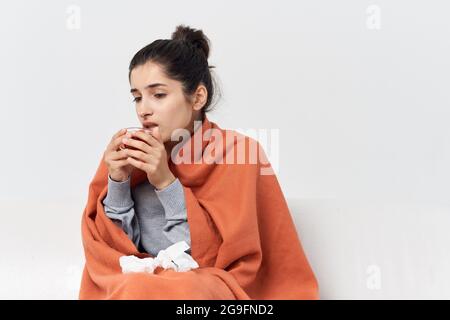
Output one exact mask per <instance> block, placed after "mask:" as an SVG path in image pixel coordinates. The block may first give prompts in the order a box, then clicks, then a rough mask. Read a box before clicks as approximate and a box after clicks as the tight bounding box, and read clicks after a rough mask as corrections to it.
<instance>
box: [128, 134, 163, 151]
mask: <svg viewBox="0 0 450 320" xmlns="http://www.w3.org/2000/svg"><path fill="white" fill-rule="evenodd" d="M132 135H133V137H138V138H139V139H141V140H144V141H145V142H147V144H149V145H150V146H152V147H157V146H158V145H160V142H159V141H158V140H156V139H155V137H153V136H152V135H151V133H146V132H143V131H136V132H133V133H132Z"/></svg>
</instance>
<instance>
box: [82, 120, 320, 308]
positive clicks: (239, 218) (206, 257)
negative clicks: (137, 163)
mask: <svg viewBox="0 0 450 320" xmlns="http://www.w3.org/2000/svg"><path fill="white" fill-rule="evenodd" d="M208 129H214V130H208ZM217 133H220V137H219V135H217ZM230 133H231V135H230ZM230 136H231V137H232V139H231V138H229V137H230ZM221 137H222V138H223V140H222V141H220V140H221V139H220V138H221ZM227 137H228V139H227ZM188 138H189V139H188V140H187V142H186V141H185V143H184V145H183V147H184V150H183V151H180V152H178V153H177V158H174V159H177V160H176V161H173V160H172V159H170V160H169V167H170V169H171V171H172V173H173V174H174V175H175V176H176V177H177V178H178V179H179V180H180V181H181V183H182V185H183V189H184V194H185V201H186V209H187V217H188V222H189V226H190V233H191V255H192V257H193V258H194V259H195V260H196V261H197V262H198V264H199V266H200V267H199V268H198V269H193V270H190V271H187V272H176V271H174V270H171V269H167V270H166V269H162V268H160V267H158V268H156V269H155V271H154V273H153V274H152V273H143V272H142V273H125V274H123V273H122V271H121V268H120V265H119V258H120V257H121V256H123V255H135V256H137V257H140V258H144V257H153V256H152V255H150V254H148V253H142V252H139V251H138V249H137V248H136V246H135V245H134V244H133V242H132V241H131V240H130V239H129V238H128V236H127V235H126V234H125V232H123V230H122V229H120V228H119V227H118V226H116V225H115V224H114V223H113V222H112V221H111V220H110V219H109V218H108V217H107V216H106V215H105V212H104V209H103V204H102V200H103V199H104V198H105V196H106V193H107V187H108V170H107V167H106V164H105V163H104V162H103V159H102V161H101V162H100V165H99V167H98V169H97V172H96V174H95V176H94V178H93V180H92V181H91V183H90V186H89V194H88V201H87V205H86V207H85V209H84V213H83V217H82V239H83V247H84V253H85V258H86V262H85V267H84V270H83V275H82V280H81V287H80V292H79V298H80V299H169V300H170V299H318V298H319V291H318V283H317V280H316V278H315V276H314V273H313V271H312V269H311V267H310V265H309V263H308V260H307V258H306V256H305V254H304V251H303V248H302V245H301V243H300V240H299V238H298V235H297V231H296V229H295V226H294V223H293V220H292V218H291V215H290V212H289V209H288V206H287V203H286V200H285V198H284V196H283V193H282V190H281V188H280V185H279V183H278V180H277V178H276V175H275V174H267V172H265V173H264V174H262V172H263V169H270V168H271V167H270V163H269V162H268V159H267V157H266V155H265V153H264V151H263V149H262V148H261V147H260V144H259V143H258V142H256V140H254V139H251V138H249V137H247V136H245V135H241V134H238V133H237V132H236V131H232V130H225V129H221V128H219V127H218V125H217V124H216V123H214V122H212V121H210V120H209V119H208V118H205V119H204V121H203V123H202V124H201V125H200V126H199V127H197V130H196V131H195V132H194V134H193V135H192V136H190V137H188ZM199 141H200V143H199V144H198V142H199ZM219 142H221V143H219ZM252 143H253V144H252ZM254 143H256V144H257V147H258V148H261V149H259V150H260V153H259V157H258V161H256V163H255V161H251V160H250V156H249V154H250V152H251V151H252V150H253V151H254V149H252V148H253V147H250V146H254ZM196 146H197V147H199V148H196ZM241 147H242V148H243V149H242V148H241ZM186 148H188V149H186ZM189 148H190V149H189ZM186 150H190V151H193V152H192V153H189V154H191V155H192V156H191V160H199V159H200V160H201V159H206V158H207V157H208V155H209V156H210V157H209V159H210V160H211V159H216V161H209V162H208V163H206V161H203V163H195V162H194V161H191V162H193V163H187V161H185V163H179V162H180V161H179V160H180V159H182V157H185V158H184V159H187V158H186V155H187V154H188V153H187V152H186ZM214 150H215V151H214ZM236 150H237V151H236ZM239 150H241V151H242V150H245V151H246V157H245V160H246V161H245V163H230V162H231V161H226V159H231V158H234V160H235V162H237V154H238V152H240V151H239ZM220 151H222V153H221V152H220ZM231 152H235V157H234V156H233V157H231V155H232V154H231ZM219 156H222V159H223V161H222V163H220V160H219V161H218V160H217V159H220V158H219ZM202 157H203V158H202ZM227 157H228V158H227ZM169 158H170V156H169ZM262 160H263V161H262ZM217 162H219V163H217ZM272 172H273V171H272ZM146 179H147V177H146V174H145V172H143V171H141V170H139V169H136V170H134V171H133V173H132V175H131V182H130V183H131V188H133V187H135V186H136V185H137V184H139V183H141V182H144V181H145V180H146Z"/></svg>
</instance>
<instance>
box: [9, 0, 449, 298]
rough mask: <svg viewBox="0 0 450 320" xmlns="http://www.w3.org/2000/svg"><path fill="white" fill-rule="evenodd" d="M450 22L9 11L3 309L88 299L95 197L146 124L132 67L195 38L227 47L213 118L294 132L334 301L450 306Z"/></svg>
mask: <svg viewBox="0 0 450 320" xmlns="http://www.w3.org/2000/svg"><path fill="white" fill-rule="evenodd" d="M74 8H75V11H74ZM77 9H79V10H80V11H79V18H80V19H79V23H80V24H79V28H75V29H74V28H73V27H74V26H75V27H76V22H77V18H76V17H77V12H76V10H77ZM449 12H450V4H449V3H448V2H447V1H444V0H442V1H438V0H431V1H419V0H416V1H407V0H394V1H393V0H390V1H387V0H377V1H376V0H371V1H364V0H346V1H332V0H315V1H287V0H284V1H281V0H280V1H226V2H225V1H215V2H214V3H213V4H212V3H211V2H210V1H168V2H161V1H127V2H111V1H61V0H58V1H56V0H54V1H14V2H7V3H6V2H5V3H3V4H2V8H1V10H0V39H1V50H0V70H1V72H0V86H1V89H0V90H1V91H0V92H1V94H0V108H1V113H2V116H1V117H0V134H1V136H2V138H3V141H2V151H1V155H2V156H1V157H0V164H1V168H2V169H3V172H2V181H3V183H1V184H0V205H1V208H0V209H1V211H0V212H1V214H2V227H3V230H4V231H3V232H2V233H1V238H0V239H1V242H0V250H1V251H0V252H1V254H2V258H1V260H0V273H1V274H2V276H1V277H3V278H0V281H1V282H2V284H1V285H0V298H12V297H19V298H31V297H41V298H73V297H75V296H76V294H75V292H76V290H77V288H76V287H77V285H78V283H77V281H78V280H77V276H78V275H79V266H80V265H82V261H81V259H82V258H83V256H82V252H81V239H80V234H79V233H80V226H79V222H80V219H81V214H82V211H83V209H84V206H85V203H86V200H87V192H88V185H89V182H90V180H91V179H92V177H93V174H94V173H95V170H96V168H97V165H98V163H99V160H100V158H101V156H102V154H103V151H104V149H105V147H106V145H107V143H108V142H109V140H110V138H111V135H112V134H113V133H115V132H116V131H117V130H118V129H120V128H122V127H125V126H132V125H138V124H139V122H138V119H137V117H136V114H135V110H134V105H133V103H132V101H131V96H130V94H129V85H128V80H127V72H128V70H127V68H128V63H129V61H130V59H131V57H132V56H133V54H134V53H135V52H136V51H137V50H138V49H140V48H141V47H143V46H144V45H146V44H148V43H150V42H152V41H153V40H155V39H159V38H170V35H171V33H172V32H173V31H174V29H175V26H176V25H177V24H180V23H184V24H187V25H189V26H191V27H194V28H200V29H202V30H203V31H204V32H205V34H206V35H207V36H208V37H209V38H210V40H211V42H212V49H211V56H210V58H209V63H210V64H211V65H215V66H216V69H215V72H216V74H217V76H218V78H217V80H218V81H219V83H220V85H221V89H222V100H221V102H220V103H219V105H218V107H217V111H215V112H213V113H211V114H210V115H209V117H210V119H211V120H213V121H215V122H217V123H218V124H219V125H220V126H221V127H223V128H240V129H244V130H246V129H249V128H255V129H279V138H280V141H279V164H278V178H279V181H280V183H281V185H282V188H283V191H284V193H285V196H286V197H287V198H288V199H289V201H290V203H291V204H292V208H293V215H294V216H295V218H296V219H297V220H296V221H297V222H298V223H299V224H298V227H299V232H300V234H301V237H302V241H303V243H304V245H305V248H306V250H307V253H308V256H309V257H310V259H311V263H312V264H313V268H314V269H315V270H316V271H317V275H318V278H319V284H320V286H321V291H322V292H323V297H324V298H419V297H423V298H430V297H438V298H444V297H445V298H449V297H450V286H449V284H450V278H449V275H447V273H446V272H445V270H448V266H449V264H450V258H449V254H448V252H449V251H448V249H449V243H450V236H449V235H448V232H447V230H448V226H449V214H450V200H449V190H450V188H449V186H450V183H449V181H450V170H449V166H448V164H449V160H450V143H449V142H450V130H449V128H448V123H449V122H450V121H449V120H450V108H449V107H450V104H449V102H450V90H449V77H450V62H449V59H448V57H449V56H450V41H449V39H450V34H449V33H450V32H449V31H450V20H449V19H448V15H449ZM74 19H75V20H74ZM74 23H75V25H74ZM268 153H270V151H269V150H268ZM307 226H308V227H307ZM5 230H6V231H5ZM373 266H375V267H373ZM446 266H447V268H445V267H446ZM49 270H53V271H51V272H50V271H49ZM55 270H58V271H57V272H56V271H55ZM52 274H53V275H55V274H57V275H58V276H57V280H55V277H53V276H52ZM374 278H375V279H378V280H376V281H375V283H376V284H375V285H374V284H373V283H374V282H373V281H374V280H373V279H374ZM29 279H34V280H32V281H31V283H34V285H31V286H29V290H23V289H22V288H23V284H24V283H30V282H29ZM380 279H382V280H380ZM33 281H34V282H33ZM380 281H381V282H380ZM369 283H371V284H369ZM377 283H378V284H377ZM379 283H383V286H380V285H379ZM61 288H65V290H66V291H64V290H62V289H61Z"/></svg>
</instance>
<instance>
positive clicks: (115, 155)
mask: <svg viewBox="0 0 450 320" xmlns="http://www.w3.org/2000/svg"><path fill="white" fill-rule="evenodd" d="M126 158H127V154H126V150H125V149H122V150H119V151H115V152H112V154H111V158H110V159H111V160H114V161H116V160H122V159H126Z"/></svg>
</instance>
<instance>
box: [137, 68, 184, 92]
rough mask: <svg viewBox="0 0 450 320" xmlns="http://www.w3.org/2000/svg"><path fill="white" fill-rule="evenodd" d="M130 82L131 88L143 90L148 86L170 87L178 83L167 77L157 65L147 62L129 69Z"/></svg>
mask: <svg viewBox="0 0 450 320" xmlns="http://www.w3.org/2000/svg"><path fill="white" fill-rule="evenodd" d="M130 84H131V88H132V89H137V90H144V89H146V88H148V87H150V88H171V87H174V86H176V85H178V81H175V80H172V79H170V78H168V77H167V75H166V74H165V72H164V71H163V69H162V68H161V67H160V66H159V65H157V64H155V63H148V62H147V63H146V64H143V65H140V66H137V67H135V68H134V69H133V70H132V71H131V75H130ZM158 84H159V85H158Z"/></svg>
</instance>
